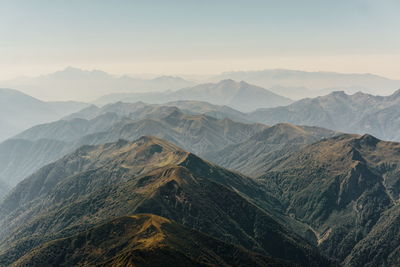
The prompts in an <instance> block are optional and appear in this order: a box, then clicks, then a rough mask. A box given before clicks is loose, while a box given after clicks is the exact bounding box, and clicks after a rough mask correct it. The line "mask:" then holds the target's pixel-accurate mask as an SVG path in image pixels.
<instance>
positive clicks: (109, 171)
mask: <svg viewBox="0 0 400 267" xmlns="http://www.w3.org/2000/svg"><path fill="white" fill-rule="evenodd" d="M255 203H256V204H255ZM279 205H280V204H279V202H278V201H277V200H276V198H274V197H273V196H271V195H270V194H269V193H266V190H264V187H263V185H262V184H260V183H257V182H256V181H255V180H253V179H250V178H247V177H245V176H242V175H240V174H237V173H233V172H230V171H228V170H225V169H223V168H220V167H218V166H216V165H213V164H211V163H209V162H206V161H203V160H202V159H200V158H198V157H197V156H195V155H194V154H191V153H189V152H186V151H184V150H182V149H179V148H178V147H176V146H175V145H173V144H171V143H167V142H165V141H162V140H160V139H157V138H154V137H143V138H140V139H139V140H137V141H136V142H128V141H123V140H120V141H118V142H116V143H109V144H105V145H100V146H84V147H82V148H80V149H79V150H77V151H76V152H74V153H73V154H70V155H68V156H66V157H64V158H63V159H61V160H59V161H57V162H55V163H52V164H50V165H48V166H46V167H44V168H42V169H41V170H39V171H38V172H37V173H35V174H33V175H32V176H31V177H29V178H27V179H26V180H24V181H23V182H21V183H20V184H19V185H18V186H17V187H16V188H15V189H14V190H13V191H12V193H11V194H9V195H8V196H7V198H6V199H5V200H4V201H3V202H2V204H1V206H0V215H1V222H0V224H1V227H0V244H1V247H0V249H1V251H2V252H1V255H0V264H2V265H9V264H11V263H13V262H15V261H17V260H18V259H19V258H21V257H23V259H29V258H32V254H30V255H29V253H30V252H32V250H33V249H34V248H35V247H37V246H41V245H43V246H44V247H45V248H46V246H47V247H48V246H49V244H50V245H51V244H55V245H57V244H60V243H58V242H64V241H54V242H55V243H53V242H51V243H48V242H50V241H52V240H57V239H60V238H65V237H70V236H73V235H75V234H79V233H80V232H82V231H88V230H89V229H90V228H91V227H93V226H95V225H96V224H99V223H103V222H106V221H108V220H110V219H113V218H116V217H121V216H126V215H128V216H131V215H134V214H136V213H150V214H156V215H159V216H162V217H165V218H168V219H169V220H174V221H176V222H177V223H179V224H183V225H184V226H186V227H189V228H192V229H194V230H196V231H199V232H203V233H207V235H210V236H212V237H214V238H217V239H220V240H221V241H223V242H226V243H230V244H236V245H240V246H242V247H244V248H246V249H248V250H251V251H254V252H257V253H261V254H263V255H266V256H268V257H272V258H278V259H284V260H287V261H289V262H295V263H298V264H300V265H304V266H327V265H330V262H329V261H327V260H326V259H325V258H324V257H323V256H321V255H320V254H319V252H318V251H317V250H316V249H315V248H313V247H312V246H311V245H310V244H309V243H308V242H306V241H304V240H303V239H302V238H300V237H299V236H298V235H296V234H295V233H293V232H292V231H290V230H288V228H286V227H285V226H283V225H281V224H280V223H278V222H277V220H276V219H274V215H273V214H274V213H275V212H277V210H278V208H279ZM273 207H275V209H273ZM89 231H90V230H89ZM72 238H74V237H72ZM75 238H76V237H75ZM182 238H187V236H185V237H182ZM67 240H68V239H67ZM66 242H68V241H66ZM45 243H47V245H45ZM42 249H43V247H41V248H38V250H36V251H39V252H40V251H43V250H42ZM55 249H57V248H55ZM76 249H77V251H79V249H78V248H76ZM226 249H227V250H228V251H229V249H228V248H226ZM50 251H53V250H52V249H50ZM32 253H33V256H35V255H37V254H36V253H35V252H32ZM44 253H45V252H44ZM39 254H40V253H39ZM24 255H26V256H25V257H24ZM220 257H222V255H220ZM222 258H223V257H222Z"/></svg>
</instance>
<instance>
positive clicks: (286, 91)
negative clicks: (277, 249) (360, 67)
mask: <svg viewBox="0 0 400 267" xmlns="http://www.w3.org/2000/svg"><path fill="white" fill-rule="evenodd" d="M224 79H233V80H238V81H247V82H249V83H251V84H255V85H257V86H261V87H264V88H267V89H268V90H271V91H273V92H274V93H276V94H279V95H283V96H286V97H289V98H292V99H299V98H305V97H316V96H321V95H326V94H328V93H330V92H332V91H338V90H343V91H346V92H347V93H350V94H353V93H355V92H357V91H363V92H366V93H370V94H375V95H389V94H391V93H392V92H393V91H395V90H397V89H399V88H400V81H399V80H391V79H388V78H385V77H381V76H378V75H373V74H345V73H335V72H321V71H320V72H307V71H298V70H286V69H272V70H262V71H238V72H226V73H223V74H220V75H217V76H214V77H212V78H211V79H210V81H211V82H216V81H220V80H224Z"/></svg>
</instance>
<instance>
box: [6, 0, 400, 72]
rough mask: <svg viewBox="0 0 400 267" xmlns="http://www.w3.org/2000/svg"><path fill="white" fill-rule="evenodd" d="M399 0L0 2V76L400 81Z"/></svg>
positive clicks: (53, 0)
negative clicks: (312, 76) (288, 73)
mask: <svg viewBox="0 0 400 267" xmlns="http://www.w3.org/2000/svg"><path fill="white" fill-rule="evenodd" d="M399 13H400V1H398V0H334V1H328V0H326V1H325V0H318V1H317V0H303V1H301V0H279V1H278V0H276V1H268V0H264V1H258V0H246V1H245V0H230V1H228V0H219V1H218V0H214V1H210V0H201V1H200V0H197V1H195V0H185V1H184V0H180V1H179V0H171V1H167V0H164V1H161V0H158V1H156V0H143V1H135V0H131V1H127V0H108V1H106V0H9V1H8V0H0V68H1V69H2V72H1V73H0V78H9V77H13V76H16V75H37V74H40V73H45V72H51V71H55V70H57V69H60V68H64V67H66V66H76V67H82V68H87V69H93V68H97V69H103V70H106V71H109V72H111V73H116V74H119V73H164V74H180V73H183V74H189V73H193V74H196V73H197V74H211V73H217V72H222V71H229V70H249V69H251V70H256V69H269V68H296V69H304V70H332V71H341V72H374V73H378V74H381V75H386V76H389V77H392V78H397V79H400V68H399V64H398V62H400V30H399V29H400V16H399Z"/></svg>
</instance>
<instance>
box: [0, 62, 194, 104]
mask: <svg viewBox="0 0 400 267" xmlns="http://www.w3.org/2000/svg"><path fill="white" fill-rule="evenodd" d="M192 85H194V83H193V82H190V81H186V80H184V79H182V78H180V77H174V76H162V77H158V78H154V79H140V78H134V77H131V76H128V75H124V76H114V75H111V74H108V73H106V72H104V71H100V70H92V71H88V70H82V69H78V68H73V67H68V68H66V69H64V70H61V71H57V72H54V73H50V74H47V75H42V76H39V77H33V78H30V77H20V78H16V79H13V80H9V81H0V87H10V88H16V89H19V90H21V91H23V92H26V93H28V94H29V95H33V96H35V97H38V98H40V99H45V100H51V101H54V100H56V101H58V100H63V99H71V100H78V101H85V102H90V101H93V100H94V99H96V98H98V97H100V96H102V95H105V94H110V93H115V92H149V91H155V90H156V91H164V90H172V89H180V88H184V87H188V86H192Z"/></svg>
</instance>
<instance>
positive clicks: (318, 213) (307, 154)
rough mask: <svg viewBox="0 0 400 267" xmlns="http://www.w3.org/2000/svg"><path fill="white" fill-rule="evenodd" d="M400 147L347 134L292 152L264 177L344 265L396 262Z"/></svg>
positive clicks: (291, 211) (293, 214)
mask: <svg viewBox="0 0 400 267" xmlns="http://www.w3.org/2000/svg"><path fill="white" fill-rule="evenodd" d="M399 151H400V144H399V143H393V142H385V141H381V140H379V139H377V138H375V137H373V136H371V135H363V136H360V135H349V134H342V135H338V136H335V137H331V138H328V139H324V140H321V141H319V142H316V143H314V144H311V145H308V146H306V147H304V148H302V149H301V150H300V151H297V152H295V153H287V154H286V155H285V156H284V157H283V158H280V159H278V160H277V162H275V164H274V165H273V166H272V165H271V167H270V169H269V170H268V171H267V172H266V173H265V174H264V175H262V176H260V177H259V178H258V180H260V181H264V182H265V183H266V184H269V186H270V187H273V188H275V189H276V191H275V192H276V197H277V198H278V199H279V200H280V201H281V202H282V204H283V205H284V207H285V210H286V213H287V214H288V215H290V216H291V217H292V218H296V219H297V220H299V221H302V222H304V223H306V224H307V225H309V226H310V228H311V229H313V231H314V232H315V234H316V236H317V244H318V247H319V248H320V249H321V250H322V251H324V252H325V253H326V254H327V255H330V256H334V257H335V258H336V259H339V261H341V262H342V264H343V265H344V266H396V265H398V264H399V257H398V256H399V254H398V253H399V246H400V239H399V238H398V236H399V235H398V230H399V220H400V213H399V196H400V190H399V185H400V180H399V176H398V173H399V170H400V169H399V166H400V152H399Z"/></svg>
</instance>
